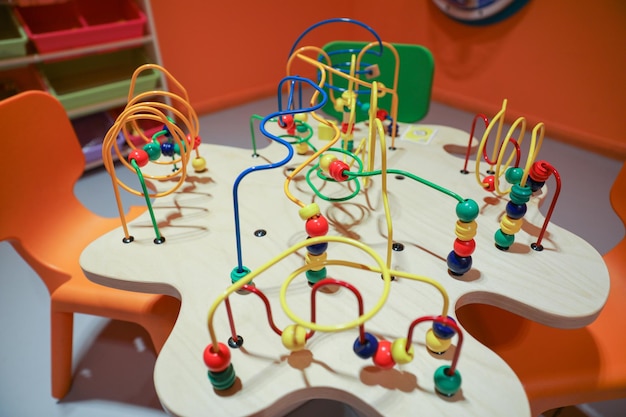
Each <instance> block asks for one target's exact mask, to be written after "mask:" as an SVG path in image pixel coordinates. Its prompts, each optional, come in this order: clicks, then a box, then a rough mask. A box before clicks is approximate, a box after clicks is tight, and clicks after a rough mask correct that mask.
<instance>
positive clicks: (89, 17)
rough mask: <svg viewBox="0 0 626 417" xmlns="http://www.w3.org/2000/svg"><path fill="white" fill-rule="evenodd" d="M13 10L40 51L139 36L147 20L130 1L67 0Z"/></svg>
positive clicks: (142, 32) (51, 50)
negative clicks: (65, 0)
mask: <svg viewBox="0 0 626 417" xmlns="http://www.w3.org/2000/svg"><path fill="white" fill-rule="evenodd" d="M15 13H16V15H17V17H18V19H19V20H20V22H21V24H22V26H23V28H24V31H25V32H26V34H27V35H28V38H29V39H30V40H31V41H32V42H33V44H34V45H35V47H36V48H37V50H38V51H39V52H41V53H45V52H53V51H58V50H62V49H70V48H77V47H81V46H88V45H94V44H100V43H107V42H114V41H118V40H123V39H130V38H136V37H140V36H142V35H143V34H144V30H145V25H146V21H147V19H146V15H145V14H144V13H143V12H142V11H141V9H140V8H139V7H138V6H137V4H136V3H135V2H134V1H132V0H107V1H99V0H70V1H67V2H64V3H55V4H46V5H42V6H31V7H16V8H15Z"/></svg>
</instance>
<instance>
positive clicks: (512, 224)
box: [500, 216, 524, 235]
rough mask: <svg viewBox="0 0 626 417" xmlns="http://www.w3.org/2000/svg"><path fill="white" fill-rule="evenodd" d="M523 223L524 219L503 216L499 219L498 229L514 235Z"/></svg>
mask: <svg viewBox="0 0 626 417" xmlns="http://www.w3.org/2000/svg"><path fill="white" fill-rule="evenodd" d="M523 224H524V219H512V218H510V217H509V216H503V217H502V219H501V220H500V229H501V230H502V233H505V234H507V235H514V234H515V233H517V232H519V231H520V229H521V228H522V225H523Z"/></svg>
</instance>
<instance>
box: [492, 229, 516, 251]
mask: <svg viewBox="0 0 626 417" xmlns="http://www.w3.org/2000/svg"><path fill="white" fill-rule="evenodd" d="M494 238H495V241H496V246H498V247H500V248H505V249H506V248H509V247H510V246H511V245H512V244H513V242H515V235H507V234H506V233H504V232H503V231H502V230H501V229H498V231H496V234H495V236H494Z"/></svg>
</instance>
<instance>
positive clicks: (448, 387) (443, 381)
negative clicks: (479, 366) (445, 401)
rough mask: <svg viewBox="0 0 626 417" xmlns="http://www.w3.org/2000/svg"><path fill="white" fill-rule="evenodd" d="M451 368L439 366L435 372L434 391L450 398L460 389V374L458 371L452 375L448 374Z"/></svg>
mask: <svg viewBox="0 0 626 417" xmlns="http://www.w3.org/2000/svg"><path fill="white" fill-rule="evenodd" d="M450 370H451V368H450V367H449V366H447V365H443V366H440V367H439V368H437V370H436V371H435V375H434V380H435V389H436V390H437V392H438V393H440V394H441V395H444V396H446V397H451V396H453V395H454V394H456V393H457V392H458V391H459V389H460V388H461V382H462V381H461V374H460V373H459V371H458V369H455V370H454V373H452V374H449V372H450Z"/></svg>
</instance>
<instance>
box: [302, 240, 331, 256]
mask: <svg viewBox="0 0 626 417" xmlns="http://www.w3.org/2000/svg"><path fill="white" fill-rule="evenodd" d="M326 249H328V242H321V243H316V244H314V245H308V246H307V247H306V250H307V251H308V252H309V253H310V254H311V255H321V254H322V253H324V252H326Z"/></svg>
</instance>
